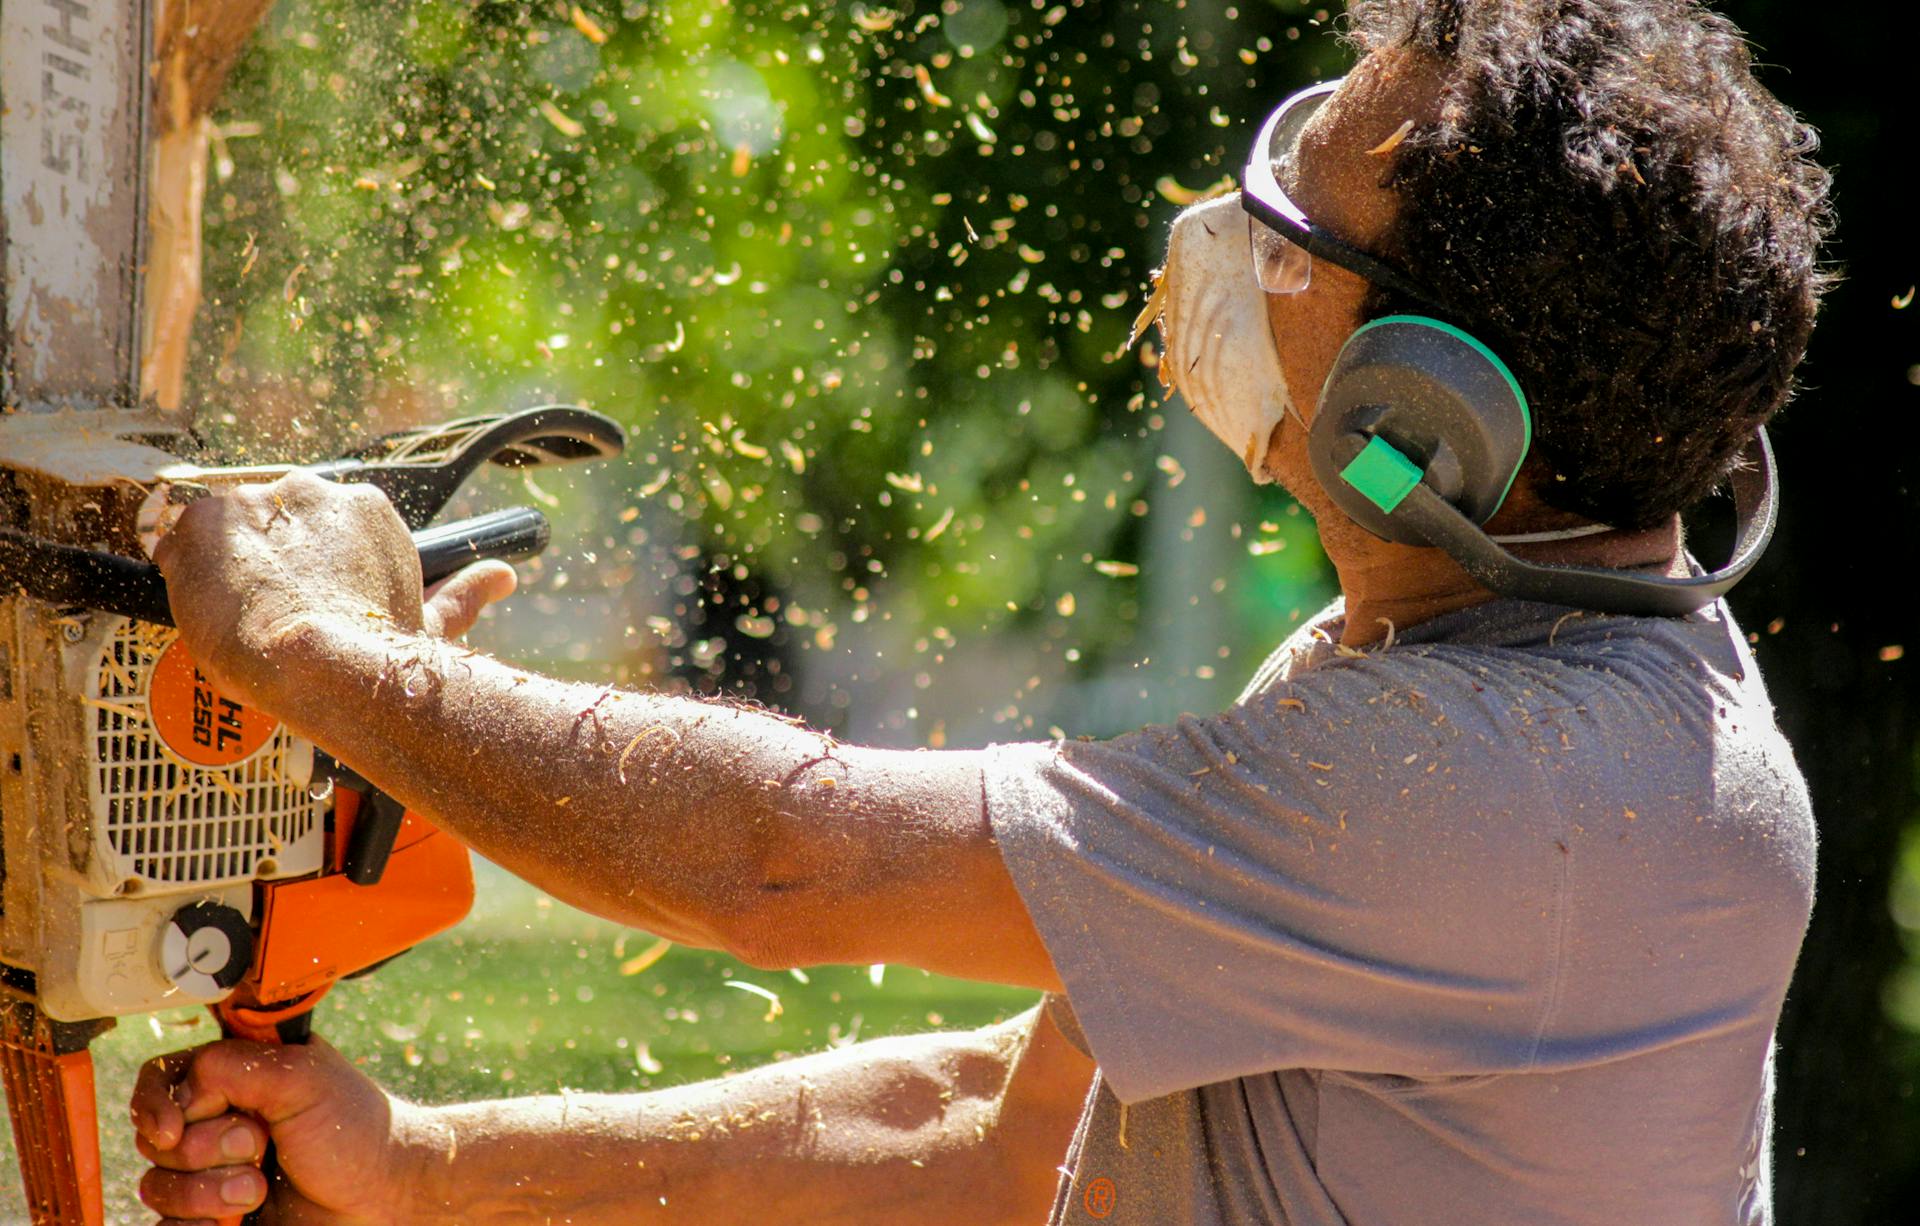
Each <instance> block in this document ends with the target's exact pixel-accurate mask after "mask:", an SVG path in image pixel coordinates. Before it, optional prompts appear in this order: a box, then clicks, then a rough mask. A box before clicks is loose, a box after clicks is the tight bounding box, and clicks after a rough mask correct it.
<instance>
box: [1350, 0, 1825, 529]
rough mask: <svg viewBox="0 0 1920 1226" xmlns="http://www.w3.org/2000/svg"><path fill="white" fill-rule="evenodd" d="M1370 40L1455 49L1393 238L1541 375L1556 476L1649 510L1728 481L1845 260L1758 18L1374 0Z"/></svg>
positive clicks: (1446, 300) (1621, 516)
mask: <svg viewBox="0 0 1920 1226" xmlns="http://www.w3.org/2000/svg"><path fill="white" fill-rule="evenodd" d="M1348 37H1349V38H1350V39H1351V40H1352V41H1354V42H1355V43H1356V44H1357V45H1358V46H1359V47H1360V48H1361V49H1363V50H1367V51H1373V50H1379V49H1382V48H1387V47H1402V48H1411V49H1415V50H1417V51H1420V52H1424V53H1425V54H1426V55H1428V56H1430V57H1432V58H1433V59H1434V60H1435V61H1437V63H1438V66H1439V68H1440V73H1441V78H1442V80H1443V82H1444V84H1443V87H1442V94H1441V109H1440V119H1439V122H1438V124H1437V125H1434V126H1432V127H1429V128H1428V129H1426V130H1424V131H1418V132H1415V133H1413V134H1412V135H1411V136H1409V137H1408V138H1407V139H1406V140H1405V141H1404V142H1403V143H1402V144H1401V146H1400V148H1399V156H1398V158H1397V159H1396V162H1395V164H1394V167H1393V171H1392V185H1393V187H1394V188H1395V189H1396V191H1397V192H1398V194H1399V196H1400V199H1401V209H1400V214H1399V216H1398V218H1397V222H1396V226H1395V231H1394V233H1393V235H1392V238H1391V246H1392V247H1393V248H1394V251H1393V254H1394V255H1395V256H1396V257H1397V258H1398V259H1399V260H1400V261H1402V262H1403V263H1404V265H1405V267H1406V268H1407V270H1408V271H1409V272H1411V273H1412V274H1413V275H1414V276H1415V277H1417V278H1418V279H1420V280H1422V281H1424V282H1425V283H1426V284H1427V285H1428V286H1430V287H1431V288H1432V290H1433V291H1434V292H1435V293H1436V294H1437V295H1438V296H1439V299H1440V301H1441V303H1442V304H1445V305H1446V306H1447V307H1448V308H1450V310H1451V313H1452V314H1453V315H1454V316H1455V318H1454V320H1453V322H1455V323H1458V324H1459V325H1461V326H1462V327H1465V328H1466V329H1467V330H1468V331H1470V332H1473V333H1475V334H1476V335H1478V336H1479V337H1480V338H1481V339H1482V340H1484V341H1485V342H1486V343H1487V344H1488V345H1490V346H1491V347H1492V348H1493V349H1494V351H1495V352H1496V353H1499V354H1500V355H1501V356H1502V357H1503V358H1504V359H1505V360H1506V361H1507V363H1508V364H1509V365H1510V366H1511V367H1512V368H1513V371H1514V373H1515V375H1517V376H1518V378H1519V380H1520V384H1521V387H1522V388H1524V389H1525V390H1526V392H1527V395H1528V398H1529V400H1530V401H1531V403H1532V405H1533V408H1534V451H1533V456H1534V463H1533V466H1532V480H1533V481H1534V483H1535V488H1536V490H1537V492H1538V494H1539V495H1540V497H1541V498H1542V499H1543V500H1545V501H1546V502H1547V503H1548V504H1549V505H1551V506H1555V507H1559V508H1561V509H1563V510H1567V511H1573V512H1576V513H1578V514H1580V515H1583V516H1586V517H1588V518H1591V519H1595V520H1598V521H1600V522H1602V523H1608V524H1613V525H1615V526H1618V527H1645V526H1649V525H1652V524H1655V523H1658V522H1661V521H1663V520H1665V519H1666V518H1667V517H1669V516H1671V515H1672V514H1673V513H1674V512H1676V511H1679V510H1681V509H1683V508H1685V507H1687V506H1689V505H1690V504H1692V503H1694V502H1695V501H1697V500H1699V499H1700V498H1702V497H1703V496H1705V495H1706V494H1708V493H1710V492H1711V491H1712V489H1713V488H1714V487H1715V485H1717V484H1718V483H1719V481H1720V480H1721V479H1722V478H1723V477H1724V476H1725V474H1726V472H1727V469H1728V467H1729V466H1730V464H1731V463H1732V462H1733V460H1734V457H1735V455H1736V453H1737V452H1738V451H1739V450H1740V448H1741V446H1742V445H1743V444H1744V443H1745V441H1746V440H1747V439H1748V438H1749V437H1750V436H1751V435H1752V433H1753V430H1754V428H1755V427H1756V426H1758V425H1760V424H1761V423H1763V422H1765V421H1766V420H1767V419H1768V418H1769V417H1771V416H1772V415H1773V413H1774V412H1775V411H1776V410H1777V409H1779V408H1780V406H1781V405H1782V404H1784V403H1785V402H1786V400H1787V398H1788V396H1789V395H1790V394H1791V392H1792V390H1793V372H1794V368H1795V367H1797V366H1798V365H1799V363H1800V359H1801V357H1802V356H1803V355H1804V354H1805V352H1806V348H1807V341H1808V338H1809V336H1810V335H1811V333H1812V330H1813V319H1814V312H1815V309H1816V307H1817V305H1818V302H1819V298H1820V294H1821V292H1822V291H1823V289H1824V288H1825V287H1826V285H1827V283H1828V281H1829V280H1830V277H1831V274H1830V273H1829V272H1827V271H1825V270H1824V269H1823V267H1822V264H1821V257H1820V246H1821V243H1822V241H1823V240H1824V238H1825V237H1826V234H1827V232H1828V230H1829V229H1830V228H1831V214H1830V211H1829V207H1828V203H1827V194H1828V188H1829V176H1828V174H1827V172H1826V171H1825V170H1823V169H1822V168H1821V167H1820V166H1818V165H1817V164H1815V163H1814V162H1813V161H1812V160H1811V157H1810V155H1811V154H1812V152H1813V150H1814V148H1815V145H1816V141H1815V137H1814V134H1813V132H1812V130H1811V129H1809V128H1808V127H1807V126H1806V125H1805V124H1803V123H1801V122H1800V121H1799V120H1798V119H1797V118H1796V117H1795V116H1794V114H1793V113H1792V112H1791V111H1789V110H1788V109H1787V108H1786V107H1785V106H1783V105H1781V103H1780V102H1779V101H1777V100H1776V99H1775V98H1774V97H1773V95H1772V94H1770V93H1768V92H1767V91H1766V90H1765V89H1763V88H1761V87H1760V85H1759V84H1758V83H1756V82H1755V81H1754V79H1753V73H1752V60H1751V57H1750V55H1749V52H1748V48H1747V44H1746V43H1745V41H1744V40H1743V39H1742V37H1741V35H1740V32H1739V31H1738V30H1737V29H1735V27H1734V26H1733V24H1732V23H1731V22H1729V21H1728V20H1727V19H1726V18H1724V17H1722V16H1720V15H1718V14H1715V13H1712V12H1709V11H1708V10H1706V9H1705V8H1703V7H1701V5H1699V4H1697V3H1694V2H1693V0H1356V2H1355V3H1354V4H1353V6H1352V8H1351V10H1350V13H1349V29H1348ZM1409 305H1410V304H1406V303H1399V302H1396V301H1395V300H1394V299H1393V297H1392V296H1391V295H1389V294H1387V293H1385V292H1376V294H1375V295H1374V296H1373V301H1371V302H1370V303H1369V304H1368V307H1367V310H1368V312H1369V314H1370V315H1377V314H1388V313H1392V312H1394V311H1396V310H1402V309H1408V307H1409Z"/></svg>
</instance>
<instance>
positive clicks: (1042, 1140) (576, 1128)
mask: <svg viewBox="0 0 1920 1226" xmlns="http://www.w3.org/2000/svg"><path fill="white" fill-rule="evenodd" d="M1092 1078H1093V1068H1092V1065H1091V1064H1090V1063H1089V1062H1087V1060H1086V1059H1085V1057H1083V1056H1081V1055H1080V1053H1079V1052H1077V1051H1075V1050H1074V1049H1073V1048H1072V1047H1070V1046H1069V1045H1068V1044H1067V1043H1066V1041H1065V1040H1064V1039H1063V1038H1061V1037H1060V1034H1059V1032H1058V1031H1056V1030H1055V1029H1054V1027H1053V1026H1052V1024H1051V1023H1050V1022H1048V1021H1047V1020H1046V1019H1045V1016H1044V1012H1043V1011H1039V1010H1036V1011H1033V1012H1030V1013H1027V1014H1024V1015H1022V1016H1021V1017H1018V1018H1015V1019H1013V1020H1011V1021H1009V1022H1007V1023H1004V1024H1002V1025H999V1026H993V1027H989V1028H987V1029H985V1030H981V1031H974V1032H966V1033H955V1034H930V1035H916V1036H913V1037H911V1038H898V1039H880V1040H875V1041H873V1042H868V1043H862V1044H858V1045H856V1046H854V1047H849V1048H845V1049H842V1050H839V1051H832V1052H823V1053H820V1054H818V1055H815V1056H810V1057H807V1058H805V1059H800V1060H793V1061H789V1062H787V1063H784V1064H778V1065H774V1066H771V1067H768V1068H762V1069H756V1070H754V1071H753V1072H750V1073H745V1074H742V1075H740V1076H737V1077H731V1078H727V1079H725V1080H722V1081H710V1082H705V1083H702V1084H700V1085H693V1086H684V1087H681V1088H679V1089H677V1090H669V1091H663V1092H661V1093H657V1094H638V1095H599V1094H591V1095H589V1094H581V1095H569V1096H567V1097H565V1098H560V1099H555V1098H542V1099H534V1100H527V1099H521V1100H509V1101H506V1102H499V1103H482V1104H475V1105H470V1106H459V1107H447V1108H440V1109H437V1110H435V1111H433V1112H432V1113H431V1115H430V1116H429V1117H428V1118H429V1120H430V1125H429V1126H430V1128H432V1129H435V1130H438V1131H439V1132H440V1135H441V1137H442V1140H441V1143H440V1145H439V1146H436V1147H435V1148H434V1149H433V1150H432V1151H430V1152H431V1153H432V1154H433V1155H434V1156H435V1158H436V1159H439V1160H440V1164H439V1169H438V1170H427V1171H423V1177H422V1179H421V1181H420V1187H421V1188H422V1189H424V1190H426V1192H427V1196H426V1197H425V1198H424V1199H425V1200H426V1201H427V1202H430V1203H422V1204H421V1205H420V1216H419V1218H418V1219H417V1220H422V1221H447V1222H468V1223H484V1222H488V1221H492V1220H496V1219H499V1220H511V1221H528V1220H533V1221H540V1220H551V1221H556V1222H561V1221H564V1222H573V1223H582V1224H584V1223H592V1222H603V1221H604V1222H607V1223H616V1222H618V1223H625V1222H631V1221H633V1220H635V1213H636V1207H637V1206H651V1205H654V1204H658V1205H659V1206H663V1207H664V1209H665V1212H666V1220H668V1221H686V1222H700V1223H706V1224H711V1226H728V1224H730V1223H740V1224H741V1226H747V1224H749V1223H760V1222H767V1221H788V1222H809V1223H816V1224H818V1226H832V1224H837V1223H881V1222H903V1221H912V1222H914V1223H916V1224H917V1226H944V1224H947V1223H951V1224H952V1226H993V1224H995V1223H1006V1224H1007V1226H1032V1223H1035V1222H1042V1221H1045V1220H1046V1216H1047V1211H1048V1208H1049V1206H1050V1205H1051V1203H1052V1196H1053V1192H1054V1188H1055V1185H1056V1184H1057V1183H1058V1180H1059V1171H1058V1167H1059V1165H1060V1163H1061V1162H1062V1161H1063V1159H1064V1158H1065V1156H1066V1152H1067V1145H1068V1142H1069V1141H1070V1140H1071V1139H1072V1135H1073V1127H1074V1123H1075V1121H1076V1120H1077V1118H1078V1116H1079V1113H1080V1108H1081V1105H1082V1103H1083V1101H1084V1099H1085V1097H1086V1092H1087V1088H1088V1086H1089V1085H1090V1084H1091V1082H1092ZM449 1155H450V1156H451V1161H446V1160H445V1158H444V1156H449ZM555 1171H566V1172H568V1173H567V1175H566V1177H565V1178H564V1179H563V1180H561V1181H558V1182H557V1183H555V1184H554V1185H552V1186H543V1185H545V1184H546V1183H547V1180H548V1178H549V1173H551V1172H555Z"/></svg>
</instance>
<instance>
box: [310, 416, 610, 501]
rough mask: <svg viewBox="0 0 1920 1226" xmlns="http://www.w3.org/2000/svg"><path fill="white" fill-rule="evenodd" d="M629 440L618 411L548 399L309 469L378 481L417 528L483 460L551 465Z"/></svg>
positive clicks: (412, 434)
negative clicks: (548, 401)
mask: <svg viewBox="0 0 1920 1226" xmlns="http://www.w3.org/2000/svg"><path fill="white" fill-rule="evenodd" d="M625 446H626V435H625V433H624V432H623V431H622V430H621V429H620V427H619V425H618V424H616V423H615V422H614V421H613V419H612V418H609V417H606V416H604V415H602V414H599V413H595V412H592V411H591V410H588V409H578V408H574V407H573V406H571V405H558V404H550V405H541V406H539V407H537V408H531V409H521V410H519V411H518V412H514V413H500V414H494V415H492V416H487V417H467V418H462V419H461V420H459V421H450V422H446V423H444V424H441V425H437V426H424V427H422V428H420V429H417V430H402V431H400V432H399V433H396V434H387V435H383V436H381V437H380V438H378V439H375V440H374V441H373V442H371V443H368V444H366V445H365V446H362V447H359V448H356V449H355V450H353V451H351V452H349V453H348V454H347V455H346V456H345V457H343V458H341V459H338V460H330V461H328V462H326V463H323V464H316V465H310V466H309V467H308V471H309V472H312V473H314V474H316V475H318V476H322V477H326V478H328V479H330V480H333V481H346V482H351V483H354V484H360V485H371V486H374V487H375V488H377V489H379V490H380V491H381V492H382V493H384V494H386V496H387V497H388V498H389V499H391V500H392V502H393V505H394V509H395V510H397V511H399V512H400V518H401V519H403V520H405V521H406V524H407V527H408V528H411V529H413V530H415V531H418V530H420V529H421V528H424V527H426V526H427V524H429V523H430V522H432V520H433V517H434V516H436V515H438V514H439V513H440V511H441V509H442V508H443V507H445V506H446V505H447V500H448V499H449V498H451V497H453V494H454V491H455V490H458V489H459V488H460V486H461V484H462V483H463V482H465V481H466V479H467V478H468V477H470V476H472V475H473V474H474V472H475V471H476V470H478V469H479V468H480V466H481V465H483V464H488V463H492V464H497V465H499V466H501V467H502V468H545V467H547V466H549V465H553V464H570V463H574V462H576V461H579V460H595V459H611V458H613V457H614V456H617V455H619V454H620V452H621V450H622V449H624V448H625Z"/></svg>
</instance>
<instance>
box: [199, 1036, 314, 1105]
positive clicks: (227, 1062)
mask: <svg viewBox="0 0 1920 1226" xmlns="http://www.w3.org/2000/svg"><path fill="white" fill-rule="evenodd" d="M191 1055H192V1060H191V1061H190V1062H189V1064H188V1065H187V1069H186V1074H185V1076H184V1078H183V1079H182V1081H181V1085H182V1087H183V1092H182V1093H181V1094H180V1095H179V1096H178V1101H179V1102H180V1104H181V1109H182V1112H183V1113H184V1115H185V1116H186V1122H187V1123H189V1124H192V1123H196V1122H198V1121H201V1120H211V1119H213V1118H215V1117H217V1116H222V1115H226V1114H227V1113H229V1112H231V1111H244V1112H247V1113H249V1114H252V1115H257V1116H259V1117H260V1119H261V1120H262V1121H264V1122H265V1123H267V1124H268V1125H273V1124H277V1123H279V1122H281V1121H282V1120H286V1119H290V1118H292V1117H293V1116H296V1115H298V1114H300V1113H301V1112H302V1111H305V1110H307V1109H308V1108H310V1107H312V1106H313V1105H314V1104H315V1103H317V1102H319V1101H320V1100H321V1099H322V1098H323V1097H324V1096H325V1094H326V1089H327V1087H326V1082H325V1079H324V1075H323V1074H322V1073H321V1071H320V1069H319V1067H318V1065H319V1061H321V1060H323V1059H328V1058H331V1059H335V1060H337V1059H339V1057H338V1055H337V1054H336V1053H335V1052H334V1050H333V1048H331V1047H329V1046H327V1045H326V1043H325V1042H324V1041H323V1040H319V1039H315V1040H313V1041H311V1042H309V1043H304V1044H299V1045H296V1046H288V1047H277V1046H274V1045H271V1044H267V1043H250V1042H247V1041H245V1040H242V1039H222V1040H221V1041H219V1042H217V1043H209V1044H208V1045H206V1046H205V1047H202V1048H199V1049H198V1050H196V1051H194V1052H193V1053H191Z"/></svg>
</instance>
